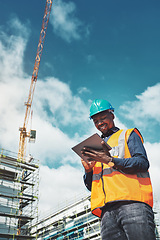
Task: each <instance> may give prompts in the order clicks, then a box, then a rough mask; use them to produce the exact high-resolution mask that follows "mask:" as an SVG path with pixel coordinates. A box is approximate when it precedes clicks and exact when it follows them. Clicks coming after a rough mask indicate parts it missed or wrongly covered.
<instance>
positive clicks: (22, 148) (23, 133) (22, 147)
mask: <svg viewBox="0 0 160 240" xmlns="http://www.w3.org/2000/svg"><path fill="white" fill-rule="evenodd" d="M52 1H53V0H46V6H45V12H44V16H43V21H42V28H41V32H40V37H39V43H38V48H37V54H36V58H35V64H34V69H33V73H32V78H31V84H30V89H29V95H28V100H27V102H26V103H25V105H26V112H25V118H24V123H23V127H21V128H19V131H20V140H19V150H18V159H19V160H20V161H22V162H23V161H24V160H25V156H26V139H27V137H30V134H31V132H27V124H28V121H29V117H30V113H31V106H32V101H33V95H34V91H35V86H36V82H37V77H38V70H39V64H40V60H41V55H42V51H43V46H44V41H45V36H46V30H47V26H48V21H49V16H50V12H51V7H52Z"/></svg>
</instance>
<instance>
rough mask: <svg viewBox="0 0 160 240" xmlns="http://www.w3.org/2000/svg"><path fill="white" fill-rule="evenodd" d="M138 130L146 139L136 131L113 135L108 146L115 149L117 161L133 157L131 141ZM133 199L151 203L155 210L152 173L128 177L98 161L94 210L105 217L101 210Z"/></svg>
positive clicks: (118, 132) (93, 187) (94, 181)
mask: <svg viewBox="0 0 160 240" xmlns="http://www.w3.org/2000/svg"><path fill="white" fill-rule="evenodd" d="M132 131H135V132H136V133H137V134H138V135H139V136H140V138H141V140H142V143H143V139H142V136H141V134H140V133H139V131H138V130H137V129H136V128H132V129H128V130H123V129H121V130H119V131H117V132H116V133H114V134H112V135H111V136H110V137H109V139H108V140H107V143H108V144H109V145H110V146H111V147H112V150H111V151H110V153H111V156H113V157H116V158H118V157H119V158H130V157H131V154H130V152H129V148H128V145H127V140H128V138H129V136H130V134H131V133H132ZM121 200H122V201H124V200H133V201H140V202H144V203H147V204H148V205H150V206H151V207H153V194H152V185H151V181H150V176H149V172H148V171H147V172H139V173H136V174H126V173H124V172H122V171H121V170H118V169H115V168H113V167H110V166H109V165H107V164H103V163H100V162H97V163H96V165H95V166H94V168H93V177H92V190H91V211H92V213H93V214H94V215H96V216H98V217H101V213H102V210H101V208H102V207H103V206H105V204H106V203H111V202H113V201H121Z"/></svg>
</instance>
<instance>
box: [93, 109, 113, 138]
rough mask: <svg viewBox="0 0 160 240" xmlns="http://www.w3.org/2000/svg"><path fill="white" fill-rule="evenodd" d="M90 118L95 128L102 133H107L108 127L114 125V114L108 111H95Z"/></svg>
mask: <svg viewBox="0 0 160 240" xmlns="http://www.w3.org/2000/svg"><path fill="white" fill-rule="evenodd" d="M92 119H93V122H94V124H95V126H96V128H97V129H98V130H99V131H101V132H102V133H103V134H105V133H107V132H108V130H109V129H110V128H112V127H114V121H113V119H114V115H113V114H112V113H111V112H109V111H104V112H100V113H97V114H96V115H94V116H93V117H92Z"/></svg>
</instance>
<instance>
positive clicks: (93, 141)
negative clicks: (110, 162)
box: [72, 133, 112, 161]
mask: <svg viewBox="0 0 160 240" xmlns="http://www.w3.org/2000/svg"><path fill="white" fill-rule="evenodd" d="M102 141H103V139H102V138H101V137H100V136H99V135H98V134H97V133H95V134H93V135H92V136H90V137H89V138H87V139H85V140H84V141H82V142H80V143H79V144H77V145H76V146H74V147H72V150H73V151H74V152H75V153H77V154H78V155H79V156H80V157H81V158H83V160H84V161H86V160H87V158H88V157H84V156H83V157H82V153H81V150H82V148H83V147H92V148H94V149H98V150H101V149H103V147H102V144H101V142H102ZM106 146H107V148H108V150H111V149H112V148H111V147H110V146H109V145H108V144H107V143H106Z"/></svg>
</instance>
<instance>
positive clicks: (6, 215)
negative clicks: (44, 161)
mask: <svg viewBox="0 0 160 240" xmlns="http://www.w3.org/2000/svg"><path fill="white" fill-rule="evenodd" d="M16 156H17V155H16V154H15V153H13V152H9V151H5V150H3V149H1V153H0V239H33V238H34V237H33V236H31V235H30V232H29V230H28V229H29V228H30V227H31V226H32V220H33V219H35V218H37V217H38V189H39V186H38V185H39V166H38V161H37V160H35V159H33V158H32V157H31V156H29V157H28V158H26V160H25V161H23V162H22V161H20V160H18V159H17V157H16Z"/></svg>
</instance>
